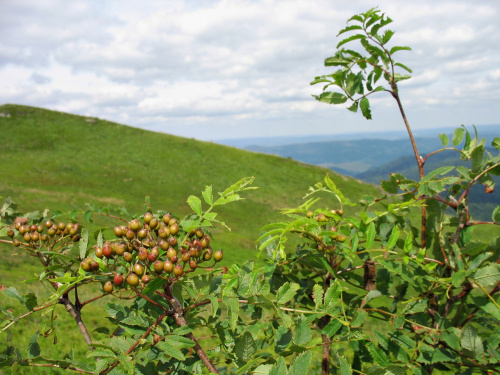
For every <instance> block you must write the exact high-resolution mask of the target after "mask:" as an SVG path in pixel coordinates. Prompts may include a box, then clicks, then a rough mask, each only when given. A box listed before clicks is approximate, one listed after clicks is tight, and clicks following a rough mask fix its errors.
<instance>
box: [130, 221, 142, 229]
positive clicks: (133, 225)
mask: <svg viewBox="0 0 500 375" xmlns="http://www.w3.org/2000/svg"><path fill="white" fill-rule="evenodd" d="M128 227H129V228H130V229H132V230H133V231H134V232H137V231H138V230H139V229H141V228H142V224H141V223H140V222H139V220H137V219H135V220H132V221H131V222H130V223H128Z"/></svg>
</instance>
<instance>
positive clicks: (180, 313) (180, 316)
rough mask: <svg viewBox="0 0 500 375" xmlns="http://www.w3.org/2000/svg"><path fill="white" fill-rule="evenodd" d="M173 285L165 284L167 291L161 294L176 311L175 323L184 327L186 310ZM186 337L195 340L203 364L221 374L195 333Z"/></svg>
mask: <svg viewBox="0 0 500 375" xmlns="http://www.w3.org/2000/svg"><path fill="white" fill-rule="evenodd" d="M172 285H173V284H169V283H165V285H164V286H163V290H164V292H165V293H164V294H163V293H161V294H160V295H162V296H164V297H165V298H166V299H167V301H168V303H169V305H170V307H171V308H172V309H173V311H174V314H173V318H174V320H175V323H177V325H178V326H179V327H183V326H186V325H187V321H186V319H185V318H184V314H185V311H184V309H183V308H182V306H181V304H180V303H179V301H178V300H177V298H175V297H174V296H173V295H172V291H171V287H172ZM185 337H187V338H188V339H190V340H192V341H193V342H194V350H195V351H196V354H198V357H199V358H200V359H201V361H202V362H203V364H204V365H205V366H206V367H207V369H208V370H209V371H211V372H213V373H214V374H219V371H217V369H216V368H215V366H214V365H213V363H212V362H211V361H210V359H209V358H208V356H207V354H206V353H205V351H204V350H203V348H202V347H201V346H200V344H199V343H198V340H197V339H196V337H195V336H194V335H193V333H192V332H190V333H188V334H187V335H185Z"/></svg>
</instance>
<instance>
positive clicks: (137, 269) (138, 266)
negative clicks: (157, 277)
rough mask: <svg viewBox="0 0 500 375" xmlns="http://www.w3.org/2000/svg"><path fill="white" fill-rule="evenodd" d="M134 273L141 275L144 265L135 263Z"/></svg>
mask: <svg viewBox="0 0 500 375" xmlns="http://www.w3.org/2000/svg"><path fill="white" fill-rule="evenodd" d="M134 273H135V274H137V275H139V276H141V275H142V274H143V273H144V267H143V266H142V265H141V264H139V263H137V264H135V265H134Z"/></svg>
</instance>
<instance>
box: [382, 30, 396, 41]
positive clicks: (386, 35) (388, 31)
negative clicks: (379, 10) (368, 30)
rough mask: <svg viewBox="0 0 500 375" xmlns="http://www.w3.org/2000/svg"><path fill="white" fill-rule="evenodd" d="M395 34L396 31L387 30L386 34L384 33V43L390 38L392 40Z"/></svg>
mask: <svg viewBox="0 0 500 375" xmlns="http://www.w3.org/2000/svg"><path fill="white" fill-rule="evenodd" d="M393 35H394V31H392V30H386V31H385V33H384V35H382V44H386V43H387V42H388V41H389V40H391V38H392V36H393Z"/></svg>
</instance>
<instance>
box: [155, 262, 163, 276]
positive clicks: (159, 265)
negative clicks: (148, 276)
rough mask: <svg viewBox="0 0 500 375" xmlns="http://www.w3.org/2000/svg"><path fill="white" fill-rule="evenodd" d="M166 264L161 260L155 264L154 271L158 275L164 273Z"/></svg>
mask: <svg viewBox="0 0 500 375" xmlns="http://www.w3.org/2000/svg"><path fill="white" fill-rule="evenodd" d="M164 266H165V264H164V263H163V262H162V261H161V260H157V261H155V262H154V263H153V269H154V270H155V272H156V273H158V274H160V273H162V272H163V267H164Z"/></svg>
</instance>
